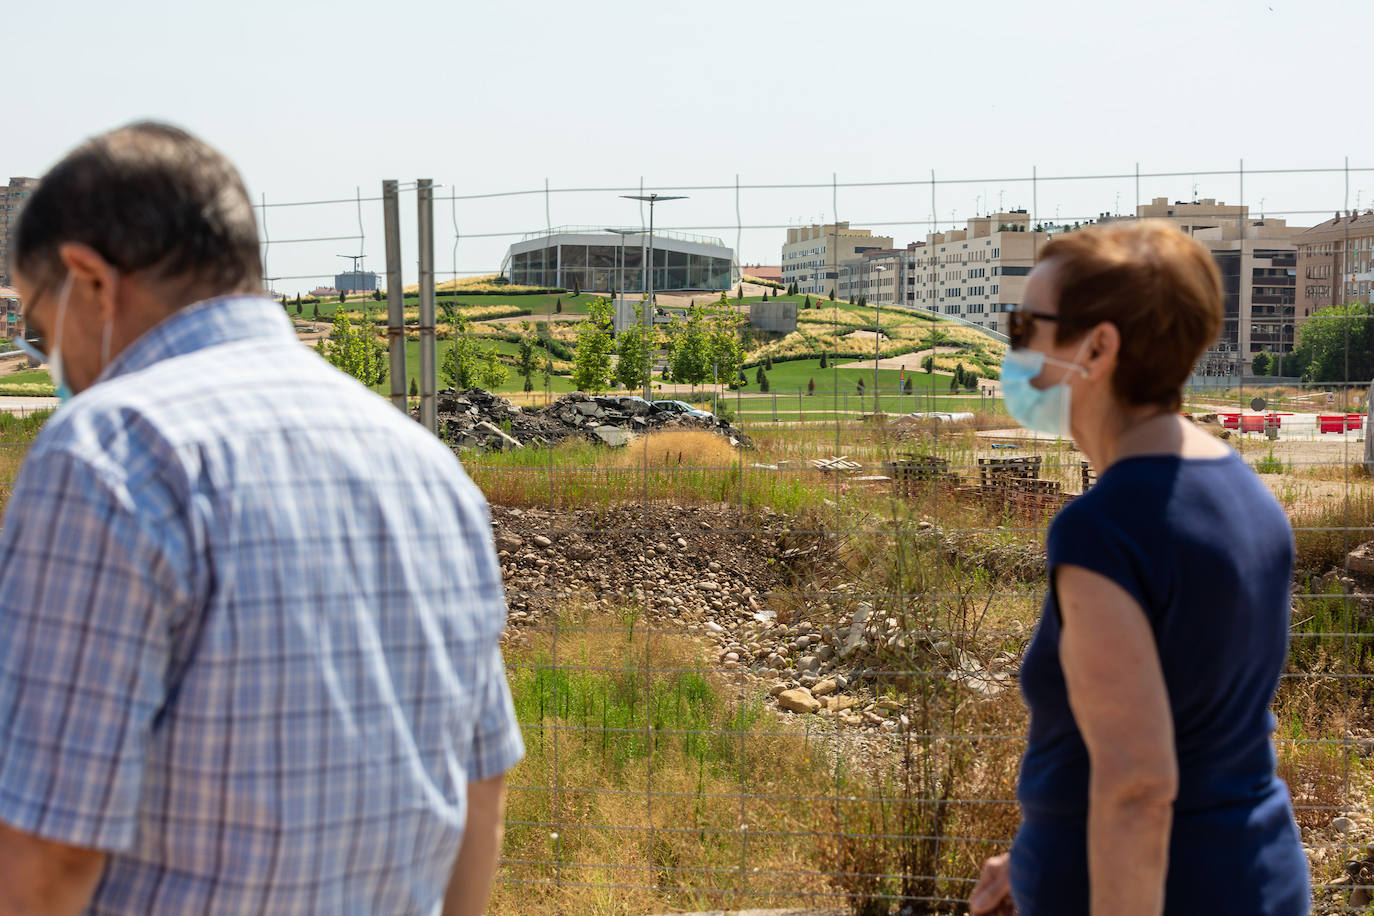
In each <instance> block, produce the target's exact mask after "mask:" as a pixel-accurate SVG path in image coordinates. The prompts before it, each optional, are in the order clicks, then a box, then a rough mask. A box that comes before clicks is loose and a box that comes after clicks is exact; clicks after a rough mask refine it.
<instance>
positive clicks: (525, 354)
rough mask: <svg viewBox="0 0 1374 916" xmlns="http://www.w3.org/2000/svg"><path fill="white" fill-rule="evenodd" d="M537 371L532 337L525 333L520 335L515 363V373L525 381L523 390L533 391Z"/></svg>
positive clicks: (537, 364) (537, 363)
mask: <svg viewBox="0 0 1374 916" xmlns="http://www.w3.org/2000/svg"><path fill="white" fill-rule="evenodd" d="M538 369H539V360H538V358H537V357H536V356H535V350H534V335H533V334H531V333H529V332H528V331H526V332H525V333H524V334H522V335H520V353H519V356H518V358H517V359H516V362H515V371H516V372H517V373H518V374H519V375H520V376H521V377H522V378H524V380H525V390H526V391H533V390H534V373H535V372H536V371H537V370H538Z"/></svg>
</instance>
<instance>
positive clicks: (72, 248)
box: [57, 242, 119, 321]
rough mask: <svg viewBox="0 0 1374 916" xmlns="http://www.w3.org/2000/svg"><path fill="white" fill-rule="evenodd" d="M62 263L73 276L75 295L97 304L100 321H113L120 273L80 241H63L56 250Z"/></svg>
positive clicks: (73, 291) (98, 253) (73, 292)
mask: <svg viewBox="0 0 1374 916" xmlns="http://www.w3.org/2000/svg"><path fill="white" fill-rule="evenodd" d="M57 254H58V256H59V257H60V258H61V259H62V264H63V265H64V266H65V267H66V268H67V271H68V272H69V273H70V274H71V277H72V294H73V295H74V296H85V297H88V298H90V299H92V300H94V301H95V303H96V305H97V307H98V308H99V310H100V318H101V319H102V320H104V321H111V320H113V319H114V316H115V300H116V295H117V293H118V290H119V271H118V270H116V269H115V266H114V265H113V264H111V263H110V262H109V261H106V260H105V259H104V258H103V257H101V255H100V252H98V251H96V250H95V249H94V248H92V247H91V246H89V245H85V244H82V243H81V242H64V243H63V244H61V245H59V246H58V248H57Z"/></svg>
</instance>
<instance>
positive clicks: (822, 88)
mask: <svg viewBox="0 0 1374 916" xmlns="http://www.w3.org/2000/svg"><path fill="white" fill-rule="evenodd" d="M3 19H4V23H5V26H4V28H5V34H6V37H7V44H6V52H7V56H8V62H7V67H6V72H7V75H8V77H9V79H8V81H7V82H8V85H7V88H6V91H5V92H4V94H3V96H0V98H3V102H0V108H2V109H3V114H2V115H0V124H3V125H4V127H3V131H4V134H3V137H0V172H5V173H7V174H10V175H41V174H42V172H43V171H44V170H45V169H46V168H47V167H48V166H50V165H51V164H52V163H53V162H54V161H55V160H56V159H57V158H58V157H60V156H61V154H62V153H63V152H64V151H65V150H67V149H68V148H70V147H71V146H72V145H73V144H75V143H76V142H78V141H79V140H81V139H82V138H83V137H84V136H87V135H89V134H91V133H95V132H98V131H100V130H103V129H106V128H109V127H113V126H116V125H118V124H121V123H123V122H126V121H129V120H133V119H138V118H157V119H165V120H170V121H173V122H176V123H179V124H181V125H183V126H185V127H187V128H189V129H191V130H192V131H195V132H197V133H199V134H201V135H202V136H204V137H205V138H206V139H208V140H209V141H210V142H212V143H214V144H215V145H217V146H218V147H220V148H221V149H222V150H224V151H225V152H226V153H227V154H228V155H229V156H230V158H232V159H233V160H234V162H236V163H237V165H238V166H239V168H240V169H241V170H242V172H243V174H244V177H245V179H246V180H247V183H248V185H249V187H250V190H251V191H252V193H253V195H254V199H255V200H259V199H260V197H261V195H266V199H267V201H268V203H269V204H273V203H284V202H294V201H309V200H318V199H331V198H352V197H353V196H354V195H355V193H356V189H358V188H361V193H362V194H363V196H365V197H375V196H377V195H378V193H379V192H380V185H381V181H382V179H384V178H398V179H402V180H411V179H414V178H416V177H428V178H433V179H434V180H435V181H436V182H438V183H440V184H441V185H443V187H442V188H441V189H440V190H439V191H438V192H437V194H438V195H439V196H440V197H441V198H442V197H445V196H447V195H449V194H453V193H456V194H458V195H472V194H488V193H493V192H501V191H516V190H539V191H540V193H539V194H535V195H525V196H515V197H509V198H496V199H487V200H459V201H456V202H454V203H453V204H450V202H449V201H448V200H443V199H441V200H439V201H438V202H437V203H436V212H435V223H436V239H437V257H436V260H437V265H438V268H439V270H440V271H450V270H452V269H454V267H455V266H456V268H457V269H458V270H459V271H478V270H494V269H495V268H497V267H498V266H499V265H500V261H501V257H502V255H503V253H504V251H505V247H506V245H507V244H508V243H509V241H510V238H509V237H506V236H501V235H496V234H501V233H521V232H525V231H530V230H536V229H539V228H541V227H543V226H544V225H545V223H546V219H547V220H548V221H549V222H551V223H552V224H553V225H559V224H585V225H595V226H605V225H638V224H639V221H640V213H639V210H638V207H637V205H635V204H634V203H632V202H629V201H623V200H620V199H619V198H618V197H617V196H616V194H617V192H616V191H615V190H601V191H583V192H564V193H555V194H552V195H551V196H550V197H549V199H548V200H547V202H546V199H545V196H544V194H543V193H542V189H543V188H544V183H545V180H546V179H547V181H548V182H549V184H550V186H551V187H553V188H555V189H559V188H603V189H617V188H637V187H638V186H639V183H640V181H641V178H642V180H643V182H644V187H645V189H646V190H659V191H665V192H668V193H672V190H673V189H676V188H681V187H683V186H688V185H691V186H701V185H712V186H715V185H723V186H728V187H729V190H724V191H686V192H683V193H688V194H690V195H691V199H690V200H686V201H679V202H674V203H671V204H665V205H663V207H662V208H660V210H659V214H658V219H657V223H658V224H659V225H661V226H666V227H669V228H675V227H684V228H687V227H690V228H692V229H694V230H695V231H700V232H703V233H707V234H713V235H718V236H721V237H722V238H724V239H725V241H726V243H727V244H729V245H731V246H733V245H735V242H736V236H737V230H736V226H737V224H743V225H745V226H784V227H785V226H786V225H788V224H789V223H799V222H809V221H812V220H819V219H821V218H825V219H830V218H832V217H833V216H835V215H836V206H835V204H833V203H832V193H831V190H830V187H829V184H830V182H831V180H832V174H833V175H836V176H837V177H838V181H839V182H841V183H842V184H843V183H862V182H887V181H921V182H927V181H928V180H929V178H930V173H931V170H932V169H933V170H934V171H935V174H936V177H937V179H939V180H940V181H944V180H946V179H969V181H966V182H964V183H952V184H941V185H939V186H938V187H937V193H936V202H935V218H936V220H937V221H938V222H939V223H940V224H943V225H948V224H949V222H950V221H951V219H957V220H959V221H962V220H963V219H966V218H967V217H968V216H970V215H972V214H973V213H974V212H975V210H983V209H987V208H988V207H989V205H991V206H992V207H993V208H996V207H997V206H998V204H999V201H1000V202H1002V203H1004V204H1005V206H1006V207H1008V208H1011V207H1017V206H1021V207H1026V208H1027V209H1031V208H1032V206H1033V205H1034V206H1035V208H1036V210H1037V212H1038V215H1039V216H1040V217H1041V218H1042V219H1044V218H1052V217H1053V216H1054V214H1055V212H1056V208H1057V209H1058V211H1059V213H1060V217H1061V218H1068V219H1074V218H1080V219H1081V218H1086V217H1088V216H1093V215H1096V214H1097V213H1098V212H1100V211H1103V210H1111V209H1114V208H1116V207H1118V206H1119V207H1120V209H1121V210H1122V211H1129V210H1130V209H1131V207H1132V205H1133V203H1134V202H1133V200H1132V198H1133V197H1134V196H1135V182H1134V178H1133V177H1130V178H1120V179H1076V180H1072V181H1069V180H1055V179H1056V178H1060V177H1062V176H1081V175H1132V174H1133V172H1134V170H1135V168H1136V166H1137V163H1138V164H1139V167H1140V169H1141V170H1142V171H1144V172H1146V173H1154V172H1182V173H1185V174H1184V175H1181V176H1179V177H1176V178H1167V179H1164V178H1160V179H1147V180H1145V181H1142V183H1141V196H1142V197H1144V198H1147V199H1148V198H1149V197H1152V196H1156V195H1158V196H1167V197H1170V198H1185V197H1192V196H1193V194H1194V185H1196V193H1197V195H1198V196H1201V197H1216V198H1219V199H1223V200H1226V201H1228V202H1234V201H1236V200H1238V199H1239V197H1240V181H1239V178H1238V176H1237V175H1236V174H1227V175H1206V174H1200V173H1205V172H1209V171H1227V172H1231V173H1234V172H1235V171H1236V170H1237V168H1238V165H1239V162H1240V160H1242V159H1244V162H1245V168H1246V170H1247V171H1250V170H1256V171H1257V172H1258V171H1261V170H1269V169H1307V168H1340V167H1341V166H1342V164H1343V162H1344V157H1346V156H1349V157H1350V165H1351V167H1352V168H1353V169H1355V170H1356V171H1353V172H1352V173H1351V175H1350V190H1349V203H1348V205H1349V206H1352V207H1353V206H1355V204H1356V196H1357V195H1359V197H1360V203H1361V204H1362V205H1363V206H1374V126H1371V108H1370V91H1369V85H1368V80H1367V72H1368V68H1367V66H1365V65H1364V63H1363V62H1362V60H1363V59H1364V58H1367V55H1368V54H1369V41H1370V36H1371V35H1374V4H1370V3H1368V2H1361V0H1303V2H1301V3H1298V2H1294V0H1253V2H1250V0H1228V2H1208V0H1186V2H1179V0H1162V2H1154V3H1149V4H1125V3H1119V2H1100V0H1099V2H1091V3H1088V2H1061V3H1057V4H1045V3H1011V2H1003V0H982V2H961V3H941V4H927V3H893V4H886V3H884V4H845V3H814V2H810V0H798V2H792V3H786V4H783V3H762V2H748V0H745V2H739V0H736V2H733V3H724V2H716V0H710V2H697V3H681V4H676V5H668V4H656V3H644V2H628V0H612V2H601V3H595V2H591V3H576V2H566V0H565V2H545V0H539V2H533V3H525V4H520V3H491V2H486V3H475V2H471V0H460V2H457V3H444V4H440V3H431V4H423V3H414V2H408V0H392V2H389V3H385V4H366V3H361V2H355V0H335V2H331V3H328V4H323V3H319V4H308V3H283V2H274V3H267V2H263V0H241V2H237V3H234V4H201V3H186V2H184V0H182V2H176V3H172V2H139V0H133V2H128V3H120V4H111V3H93V2H88V0H77V2H74V3H46V4H45V3H38V2H34V0H15V2H13V3H10V4H8V5H7V7H6V10H5V13H4V17H3ZM1342 46H1345V47H1346V48H1348V50H1345V49H1343V48H1342ZM1032 168H1035V169H1036V170H1037V172H1038V174H1039V176H1041V177H1042V178H1046V179H1047V180H1044V181H1040V182H1038V183H1037V185H1036V187H1035V189H1034V192H1033V191H1032V187H1031V183H1030V182H1029V181H1028V180H1027V179H1029V177H1030V175H1031V171H1032ZM736 176H738V180H739V181H740V183H741V184H743V185H746V186H749V185H760V184H819V185H824V187H821V188H812V189H794V190H760V189H746V190H744V191H742V192H741V194H740V196H739V206H738V215H737V212H736V195H735V192H734V189H733V185H734V183H735V181H736ZM1194 176H1196V177H1194ZM972 179H978V180H972ZM1244 194H1245V202H1246V203H1249V204H1251V206H1252V207H1253V208H1254V209H1255V210H1258V209H1259V208H1260V206H1261V199H1263V206H1264V208H1265V210H1266V211H1267V213H1268V214H1269V215H1271V216H1272V215H1275V214H1276V212H1278V211H1285V210H1287V211H1297V210H1311V211H1317V212H1316V213H1314V214H1313V215H1310V216H1308V215H1294V216H1292V217H1291V218H1290V222H1292V223H1301V224H1304V225H1306V224H1309V223H1311V222H1315V221H1318V220H1320V219H1322V218H1326V217H1329V216H1330V212H1329V211H1332V210H1335V209H1336V208H1339V207H1343V206H1346V196H1345V195H1346V186H1345V176H1344V175H1343V174H1330V175H1262V174H1251V175H1248V176H1247V177H1246V180H1245V190H1244ZM1033 197H1034V200H1033ZM546 203H547V215H546ZM363 209H364V214H363V228H362V234H363V235H364V236H365V239H364V240H363V241H361V242H360V241H359V240H358V239H356V238H349V239H347V240H343V241H332V242H318V243H304V244H288V243H284V242H282V241H281V240H283V239H287V238H293V237H294V238H306V237H315V236H350V237H352V236H357V235H358V234H359V227H358V217H357V213H356V207H354V206H353V205H352V204H347V205H321V206H313V207H290V208H286V207H271V208H268V210H267V226H266V229H267V233H268V235H270V236H271V238H273V239H274V240H277V241H275V242H274V243H273V244H272V246H271V247H269V248H268V252H267V258H268V272H269V274H272V275H274V276H283V275H288V274H332V273H333V272H334V271H335V270H337V269H342V268H343V267H345V266H347V263H348V262H347V261H345V260H343V259H341V258H338V257H336V255H337V254H338V253H341V252H354V251H357V250H358V249H359V247H360V246H361V247H362V249H363V250H364V251H365V252H366V253H367V255H368V266H369V267H370V268H373V269H376V270H378V271H381V270H382V268H383V258H382V255H383V247H382V237H381V220H380V212H381V209H380V203H378V202H375V201H372V202H364V204H363ZM838 215H839V218H840V219H848V220H851V221H852V222H853V223H855V224H856V225H864V224H870V223H875V222H888V223H906V224H907V225H894V226H891V227H890V228H888V229H885V230H883V231H884V232H885V233H887V234H891V235H894V236H895V237H896V240H897V242H898V244H904V243H906V242H908V241H913V240H917V239H919V238H922V237H923V236H924V234H925V232H926V230H927V225H926V221H928V220H929V219H930V218H931V215H932V210H931V195H930V187H929V186H928V185H927V184H921V185H919V186H908V187H902V186H895V187H891V186H890V187H878V188H845V187H841V188H840V190H839V193H838ZM454 217H456V220H457V224H458V229H459V231H460V233H461V235H462V238H461V239H460V241H459V244H458V248H457V254H456V262H457V263H456V265H455V256H454V251H453V243H454V230H453V221H454ZM402 221H403V226H404V228H405V230H406V239H405V242H404V246H405V247H404V259H405V261H406V264H407V270H406V275H407V280H408V281H409V280H413V275H414V269H413V265H414V262H415V259H416V257H417V254H416V249H415V239H414V224H415V215H414V195H413V194H408V195H406V196H405V197H404V199H403V202H402ZM483 234H488V235H491V236H492V237H488V238H478V237H474V236H479V235H483ZM739 234H740V236H741V238H742V243H741V245H740V252H739V258H740V260H741V261H743V262H746V263H754V262H763V263H774V264H775V263H777V262H778V255H779V251H778V249H779V247H780V245H781V241H782V238H783V234H784V233H783V230H782V229H749V230H745V231H743V232H742V233H739ZM313 285H315V283H314V281H310V280H300V281H282V282H280V283H279V284H278V286H279V287H280V288H283V289H286V290H289V291H295V290H296V289H303V288H309V287H310V286H313Z"/></svg>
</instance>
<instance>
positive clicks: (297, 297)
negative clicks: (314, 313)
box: [296, 293, 301, 305]
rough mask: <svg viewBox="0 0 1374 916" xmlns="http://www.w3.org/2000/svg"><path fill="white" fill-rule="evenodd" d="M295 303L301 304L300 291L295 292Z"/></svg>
mask: <svg viewBox="0 0 1374 916" xmlns="http://www.w3.org/2000/svg"><path fill="white" fill-rule="evenodd" d="M296 304H297V305H300V304H301V294H300V293H296Z"/></svg>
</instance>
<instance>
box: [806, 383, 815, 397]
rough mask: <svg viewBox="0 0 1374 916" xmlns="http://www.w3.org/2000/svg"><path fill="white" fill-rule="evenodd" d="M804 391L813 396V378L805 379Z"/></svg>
mask: <svg viewBox="0 0 1374 916" xmlns="http://www.w3.org/2000/svg"><path fill="white" fill-rule="evenodd" d="M806 393H807V394H808V395H811V396H814V395H815V394H816V380H815V379H807V380H806Z"/></svg>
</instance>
